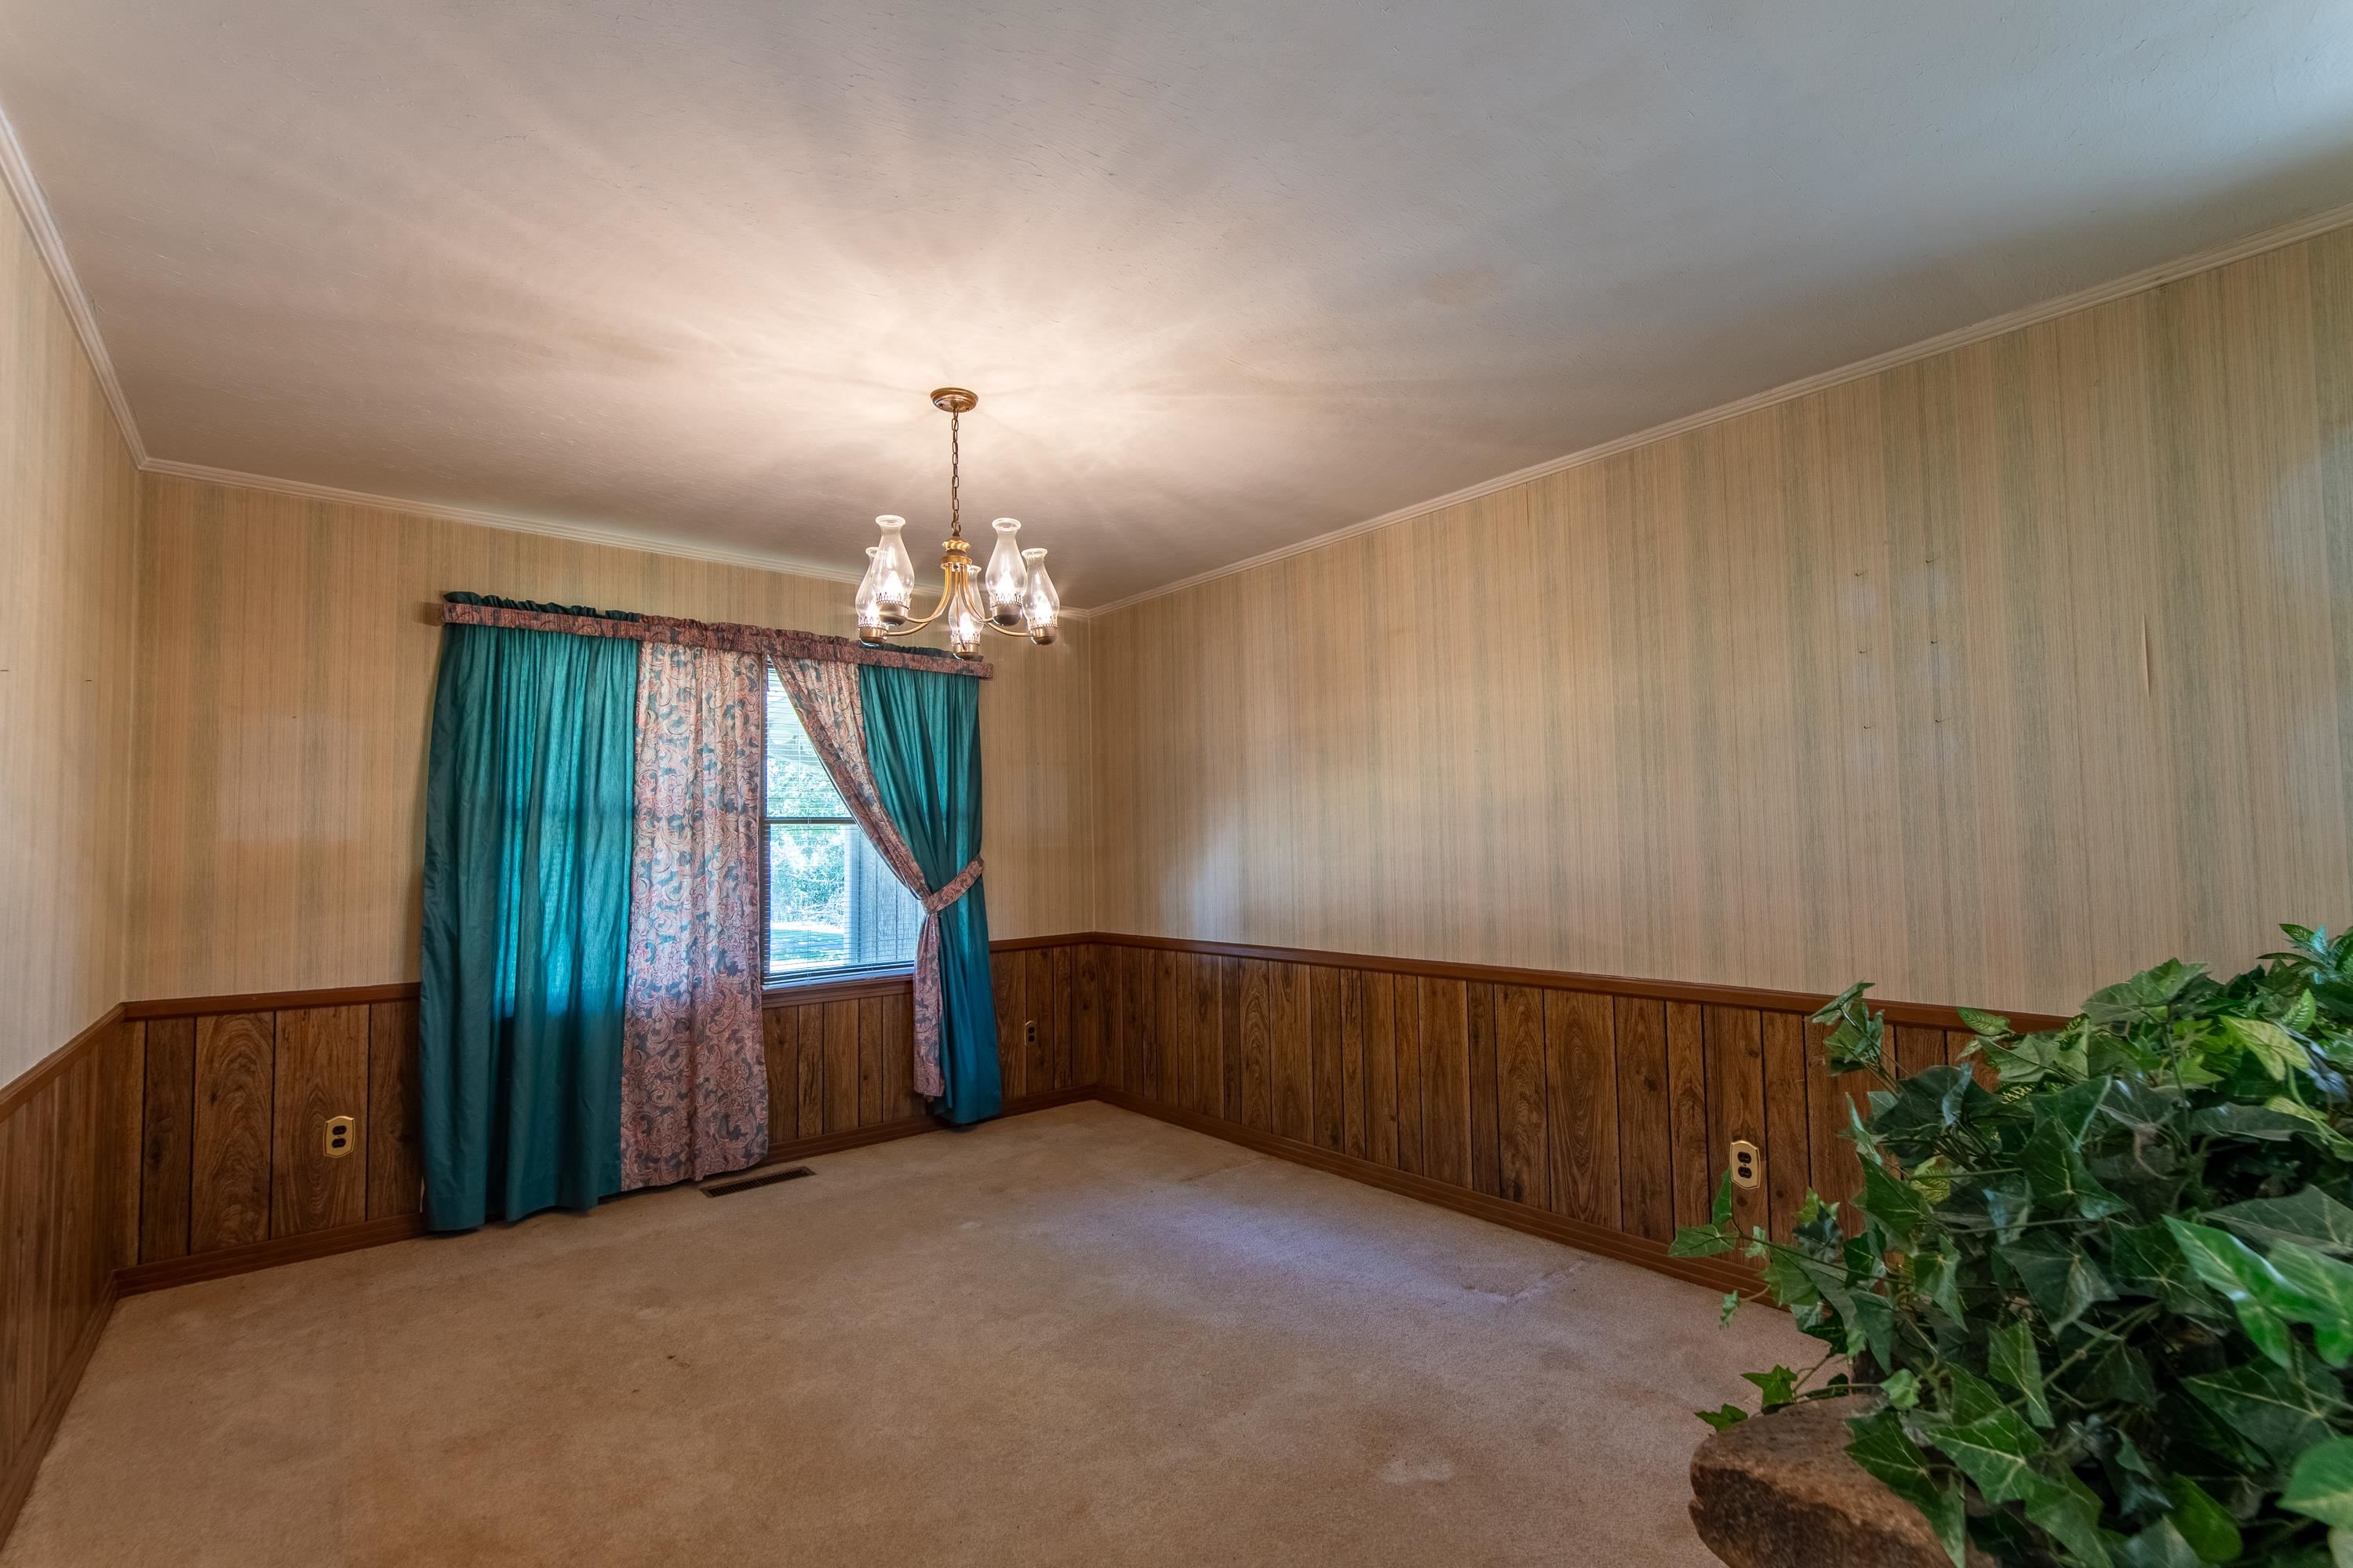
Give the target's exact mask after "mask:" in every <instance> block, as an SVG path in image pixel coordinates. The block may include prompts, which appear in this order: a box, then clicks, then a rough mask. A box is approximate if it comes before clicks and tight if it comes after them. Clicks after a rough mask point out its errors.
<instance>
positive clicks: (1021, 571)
mask: <svg viewBox="0 0 2353 1568" xmlns="http://www.w3.org/2000/svg"><path fill="white" fill-rule="evenodd" d="M988 526H989V527H991V528H993V529H995V530H997V548H996V549H994V550H992V551H990V552H988V570H987V573H985V574H983V575H982V577H981V583H980V588H981V595H982V597H984V598H985V599H986V600H987V604H988V618H989V619H990V620H992V621H994V622H996V623H997V625H998V626H1002V627H1004V628H1005V629H1006V630H1008V631H1010V630H1012V629H1013V628H1014V627H1015V626H1019V625H1020V624H1021V612H1022V604H1021V600H1022V595H1023V591H1024V590H1025V589H1027V588H1028V586H1029V573H1028V569H1027V568H1026V567H1024V566H1023V565H1022V564H1021V558H1022V555H1023V553H1024V552H1023V551H1022V549H1021V546H1020V545H1018V543H1016V542H1014V536H1015V535H1016V534H1018V533H1019V532H1020V531H1021V524H1020V522H1019V521H1018V520H1016V519H1013V518H1009V517H1000V518H998V519H997V521H995V522H992V523H990V524H989V525H988Z"/></svg>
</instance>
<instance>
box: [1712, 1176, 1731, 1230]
mask: <svg viewBox="0 0 2353 1568" xmlns="http://www.w3.org/2000/svg"><path fill="white" fill-rule="evenodd" d="M1731 1218H1732V1173H1731V1172H1730V1171H1728V1170H1727V1171H1725V1173H1724V1180H1722V1181H1721V1182H1718V1183H1717V1184H1715V1207H1714V1208H1712V1209H1710V1210H1709V1211H1708V1220H1709V1222H1710V1223H1711V1224H1713V1225H1716V1226H1722V1225H1724V1224H1725V1222H1726V1221H1728V1220H1730V1219H1731Z"/></svg>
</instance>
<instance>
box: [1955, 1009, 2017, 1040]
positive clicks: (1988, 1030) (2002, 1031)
mask: <svg viewBox="0 0 2353 1568" xmlns="http://www.w3.org/2000/svg"><path fill="white" fill-rule="evenodd" d="M1957 1011H1958V1012H1959V1014H1960V1015H1961V1022H1962V1023H1964V1024H1966V1025H1968V1029H1969V1032H1970V1033H1971V1034H1973V1035H1976V1036H1977V1037H1978V1038H1980V1039H2000V1038H2001V1037H2003V1036H2005V1035H2008V1034H2009V1033H2010V1020H2009V1019H2007V1018H2005V1017H2003V1016H2001V1015H2000V1014H1999V1013H1980V1012H1978V1010H1977V1009H1976V1008H1975V1007H1962V1008H1958V1009H1957Z"/></svg>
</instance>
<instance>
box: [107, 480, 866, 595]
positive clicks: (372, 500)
mask: <svg viewBox="0 0 2353 1568" xmlns="http://www.w3.org/2000/svg"><path fill="white" fill-rule="evenodd" d="M139 467H140V469H141V471H142V472H143V473H150V474H162V475H164V476H165V477H167V478H170V479H194V480H196V481H198V482H199V483H203V484H213V485H229V486H233V487H235V488H237V489H248V490H268V491H270V492H272V493H273V494H277V495H284V496H299V497H301V499H303V500H318V501H332V502H333V503H335V504H336V505H338V506H364V507H372V508H374V509H375V510H379V511H396V512H400V513H402V514H404V515H405V516H408V517H424V518H432V519H434V520H436V521H442V522H462V523H467V524H470V526H472V527H475V528H500V529H504V530H506V531H509V532H511V533H537V534H544V535H545V536H547V537H548V538H551V539H569V540H573V541H575V542H579V543H582V544H603V545H609V546H611V547H613V548H615V549H619V550H636V551H640V552H645V553H647V554H651V555H674V556H678V557H680V558H681V559H683V560H687V561H708V562H712V563H714V564H717V565H721V566H749V567H754V568H755V569H757V570H759V571H763V572H782V573H785V574H788V575H791V576H795V577H815V578H818V579H820V580H822V581H824V582H828V583H849V584H856V583H857V582H858V580H859V576H860V574H859V573H856V572H851V571H847V570H845V569H844V568H842V567H839V566H828V565H826V564H823V563H818V562H813V561H804V560H801V559H800V558H799V557H797V556H792V555H784V554H779V553H776V552H769V551H760V550H735V549H730V548H728V547H727V546H725V545H721V544H702V543H698V542H694V541H691V540H684V539H678V538H675V537H672V536H670V535H667V534H659V533H652V532H649V531H644V530H641V529H633V528H616V527H612V526H609V525H605V524H598V523H586V522H567V521H562V520H560V519H554V518H540V517H518V516H515V515H513V514H512V513H509V512H500V511H482V510H477V509H475V508H473V507H463V506H438V505H436V504H434V503H432V502H429V501H417V500H406V499H404V498H402V497H399V496H385V495H375V494H371V493H370V492H368V491H366V490H346V489H336V488H335V487H334V486H332V485H314V484H311V483H310V482H309V481H308V480H305V479H276V478H273V477H271V476H270V475H268V474H247V473H239V472H238V471H237V470H236V469H234V468H207V467H206V466H205V465H204V464H202V463H181V462H175V461H174V460H172V459H171V458H149V459H148V460H147V461H146V462H144V463H142V464H140V465H139Z"/></svg>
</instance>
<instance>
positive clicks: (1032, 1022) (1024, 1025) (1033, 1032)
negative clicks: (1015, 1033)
mask: <svg viewBox="0 0 2353 1568" xmlns="http://www.w3.org/2000/svg"><path fill="white" fill-rule="evenodd" d="M1021 1043H1022V1044H1023V1045H1025V1046H1034V1045H1036V1044H1037V1043H1038V1020H1037V1019H1035V1018H1024V1019H1022V1020H1021Z"/></svg>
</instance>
